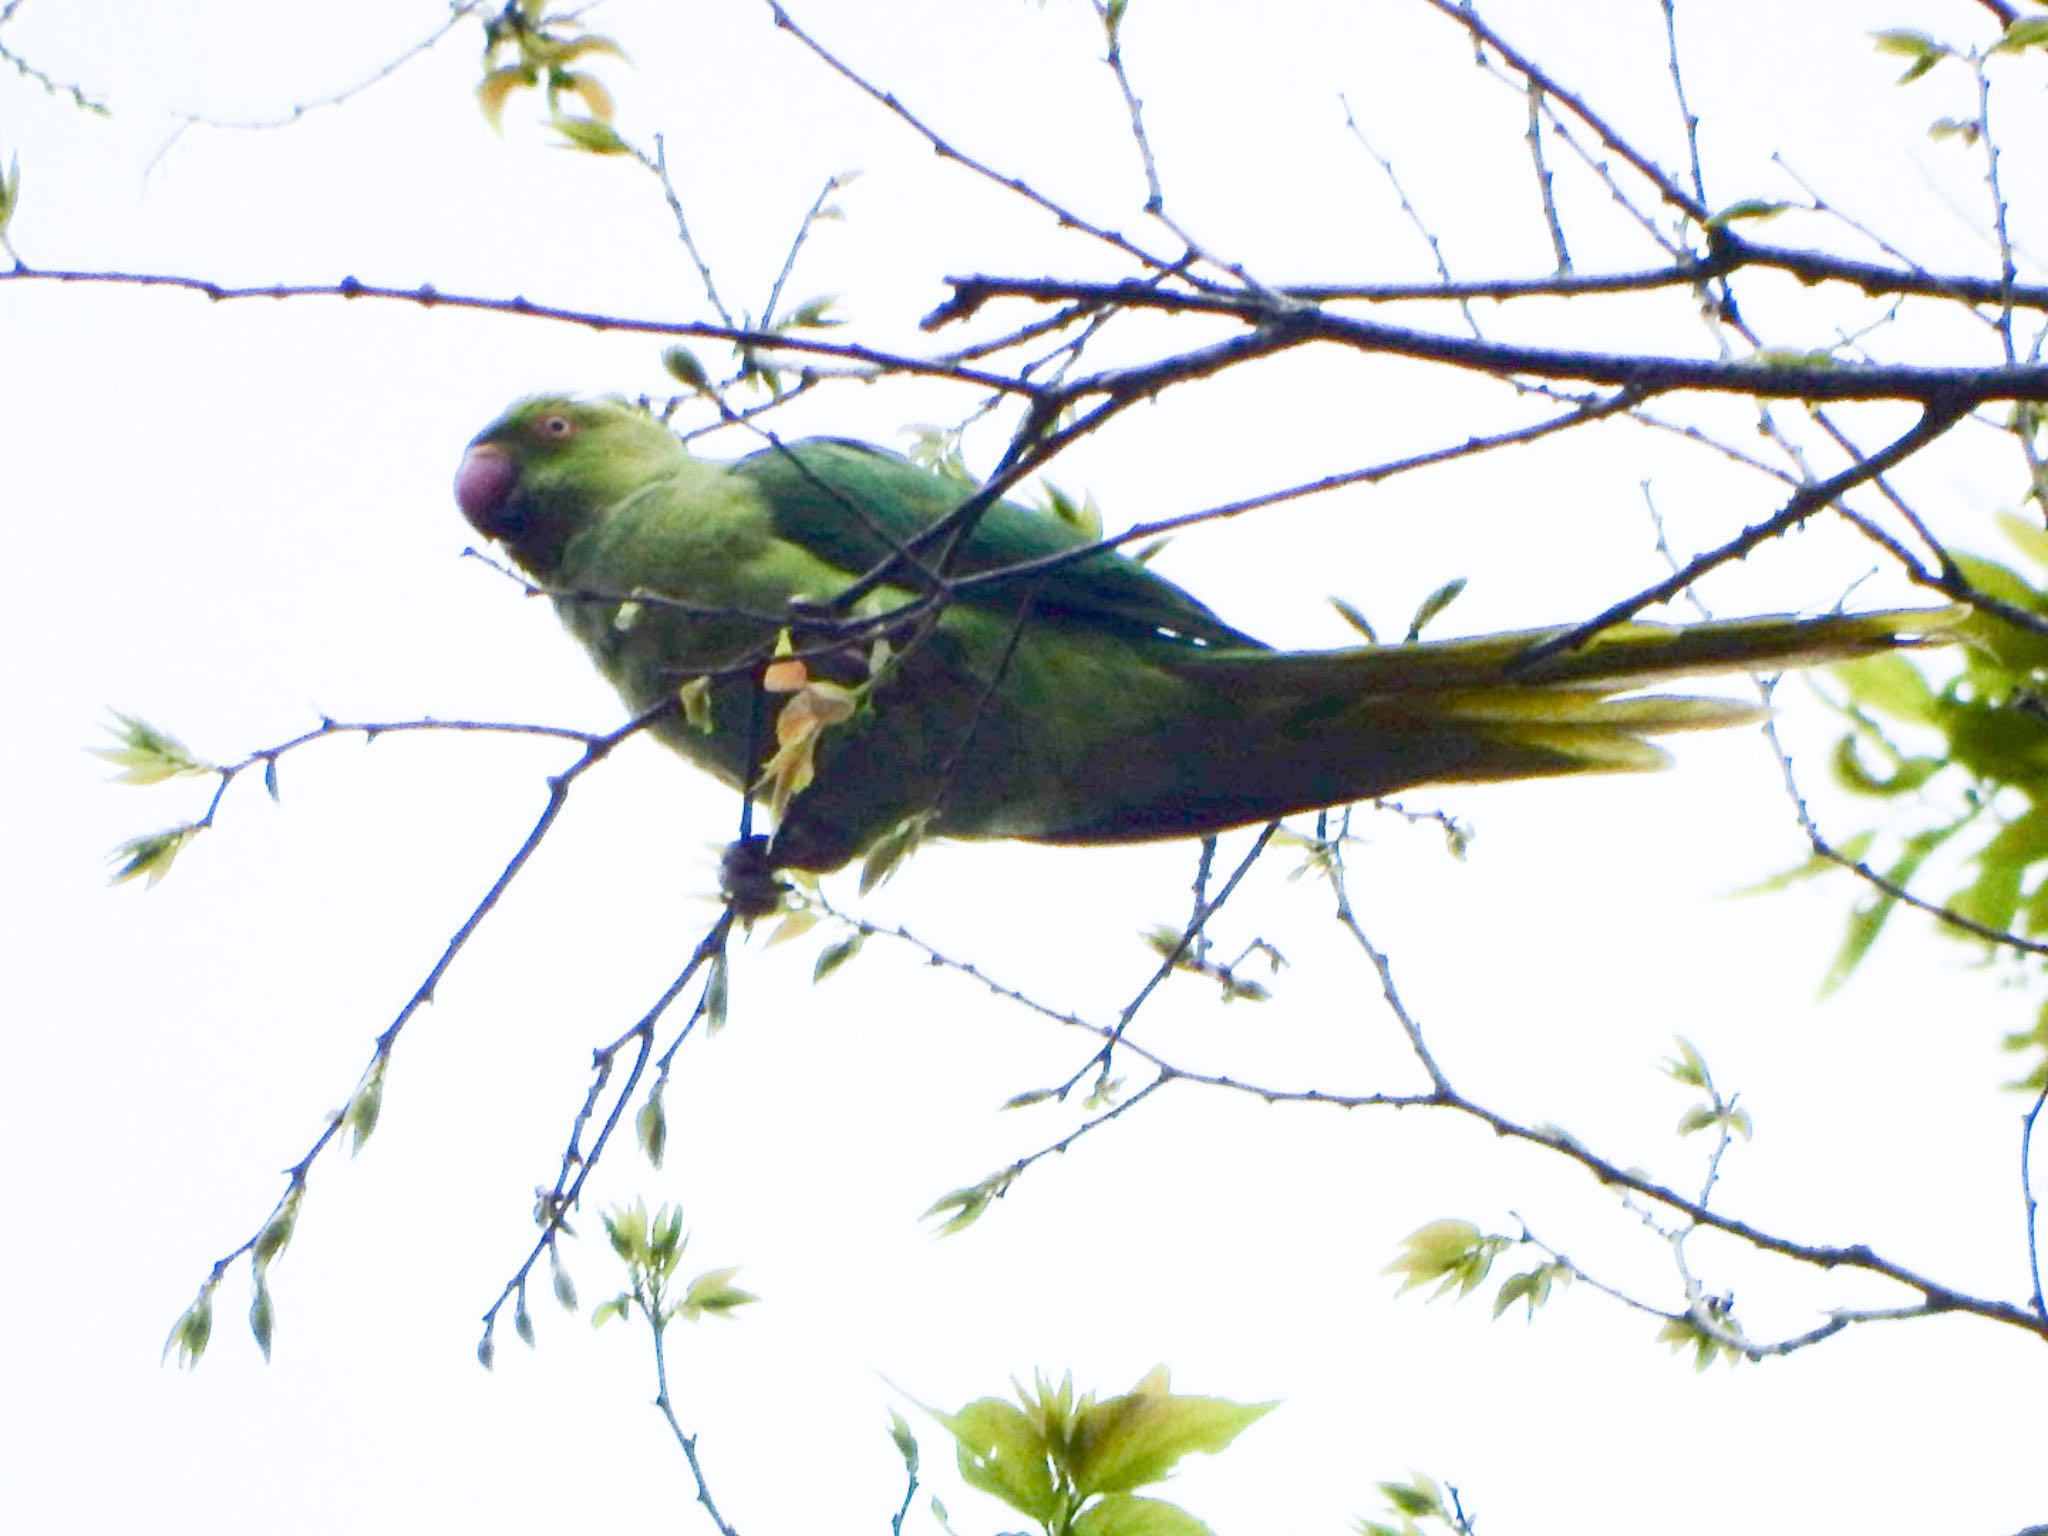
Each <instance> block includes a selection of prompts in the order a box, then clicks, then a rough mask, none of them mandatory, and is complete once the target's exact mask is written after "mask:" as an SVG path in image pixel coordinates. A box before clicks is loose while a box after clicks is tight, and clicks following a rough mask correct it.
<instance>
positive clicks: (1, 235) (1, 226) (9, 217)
mask: <svg viewBox="0 0 2048 1536" xmlns="http://www.w3.org/2000/svg"><path fill="white" fill-rule="evenodd" d="M20 206H21V157H20V156H19V155H10V156H9V157H8V160H7V174H6V175H4V176H0V240H5V239H6V238H7V226H8V225H9V224H10V223H11V222H13V219H14V210H15V209H17V208H19V207H20Z"/></svg>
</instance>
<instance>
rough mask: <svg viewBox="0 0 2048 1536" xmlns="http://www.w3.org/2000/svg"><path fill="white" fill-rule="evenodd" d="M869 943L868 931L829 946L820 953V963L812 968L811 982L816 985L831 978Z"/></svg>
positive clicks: (862, 931)
mask: <svg viewBox="0 0 2048 1536" xmlns="http://www.w3.org/2000/svg"><path fill="white" fill-rule="evenodd" d="M865 942H867V931H866V930H865V929H862V930H861V931H859V932H857V933H855V934H853V935H851V936H850V937H848V938H844V939H841V940H839V941H838V942H837V943H835V944H827V945H826V946H825V947H824V949H822V950H820V951H819V953H818V963H817V964H816V965H814V966H813V967H811V982H812V984H813V985H816V984H817V983H818V982H821V981H823V980H824V979H825V978H826V977H827V976H830V975H831V974H832V973H833V972H834V971H836V970H838V969H839V967H841V966H842V965H844V964H846V962H847V961H849V960H851V959H852V958H853V957H854V956H855V955H857V954H859V953H860V947H861V945H862V944H864V943H865Z"/></svg>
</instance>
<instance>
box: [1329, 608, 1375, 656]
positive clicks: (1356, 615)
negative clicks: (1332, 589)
mask: <svg viewBox="0 0 2048 1536" xmlns="http://www.w3.org/2000/svg"><path fill="white" fill-rule="evenodd" d="M1330 606H1331V607H1332V608H1334V609H1336V610H1337V614H1338V616H1339V617H1340V618H1342V619H1343V620H1344V622H1345V623H1346V624H1349V625H1350V626H1351V627H1352V628H1353V629H1355V630H1357V631H1358V632H1359V633H1360V634H1361V635H1363V636H1365V643H1366V644H1367V645H1378V644H1379V643H1380V637H1379V635H1378V634H1377V633H1375V632H1374V630H1373V627H1372V620H1370V619H1368V618H1367V617H1366V616H1365V615H1364V614H1363V613H1361V612H1360V611H1359V610H1358V609H1356V608H1354V607H1352V606H1351V604H1349V603H1347V602H1345V601H1344V599H1343V598H1341V597H1333V598H1331V599H1330Z"/></svg>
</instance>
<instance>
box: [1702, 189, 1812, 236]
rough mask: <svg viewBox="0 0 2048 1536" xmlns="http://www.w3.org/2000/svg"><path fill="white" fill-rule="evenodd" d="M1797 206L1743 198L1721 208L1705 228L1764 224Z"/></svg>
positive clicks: (1795, 204)
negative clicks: (1748, 223)
mask: <svg viewBox="0 0 2048 1536" xmlns="http://www.w3.org/2000/svg"><path fill="white" fill-rule="evenodd" d="M1798 206H1799V205H1798V204H1797V203H1781V202H1769V201H1765V200H1764V199H1762V198H1755V197H1750V198H1744V199H1743V200H1742V201H1741V202H1739V203H1730V204H1729V205H1728V206H1727V207H1726V208H1723V209H1722V210H1721V211H1720V212H1719V213H1717V214H1715V215H1714V216H1713V217H1712V218H1710V219H1708V220H1707V226H1706V227H1707V228H1708V229H1726V228H1727V227H1728V226H1729V225H1730V224H1737V223H1742V222H1744V221H1747V222H1750V223H1754V224H1765V223H1768V222H1770V221H1771V220H1772V219H1775V218H1776V217H1777V216H1778V215H1779V214H1781V213H1783V212H1785V210H1786V209H1788V208H1796V207H1798Z"/></svg>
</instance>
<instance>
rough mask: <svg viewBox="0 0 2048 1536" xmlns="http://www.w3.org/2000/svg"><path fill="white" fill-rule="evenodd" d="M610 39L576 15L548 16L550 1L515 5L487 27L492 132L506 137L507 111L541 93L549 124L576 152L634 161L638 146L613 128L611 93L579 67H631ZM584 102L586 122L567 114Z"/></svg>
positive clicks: (484, 95)
mask: <svg viewBox="0 0 2048 1536" xmlns="http://www.w3.org/2000/svg"><path fill="white" fill-rule="evenodd" d="M625 56H626V55H625V54H624V52H622V51H621V50H620V48H619V45H618V44H617V43H615V42H613V41H612V40H611V39H610V38H608V37H600V36H598V35H597V34H596V33H593V32H586V31H584V30H583V27H582V24H581V23H580V22H579V21H578V20H577V19H576V18H575V16H574V15H564V14H559V13H557V14H553V15H550V14H547V11H546V0H513V3H512V4H510V5H507V6H506V7H505V8H504V9H503V10H501V11H498V12H496V13H495V14H493V15H492V16H491V17H490V18H489V19H487V20H486V21H485V22H484V77H483V80H482V81H481V82H480V83H479V84H478V86H477V88H476V99H477V105H478V106H480V107H481V108H483V114H484V118H485V120H486V121H487V122H489V123H490V125H491V127H492V128H493V129H494V130H495V129H501V128H502V127H503V124H504V118H505V103H506V102H507V101H509V100H510V99H511V98H512V96H513V94H514V93H515V92H518V91H522V90H528V89H534V88H538V89H540V90H541V91H542V92H543V93H544V94H545V96H546V98H547V107H548V123H549V126H550V127H552V128H553V129H554V130H555V132H557V133H558V134H560V135H561V136H562V141H563V143H564V144H565V145H566V146H567V147H568V148H571V149H580V150H583V151H584V152H586V153H588V154H594V155H618V154H630V153H631V152H632V150H631V146H629V145H628V144H627V143H626V141H625V140H624V139H622V138H620V137H619V135H618V133H617V131H616V130H615V129H613V127H612V126H611V122H612V113H613V111H614V106H613V102H612V95H611V92H610V91H608V90H607V89H605V87H604V85H603V83H602V82H601V81H599V80H598V79H597V77H596V76H594V75H591V74H587V73H585V72H584V71H583V70H581V69H578V68H576V67H575V66H576V65H577V64H578V63H579V62H581V61H586V60H589V59H594V58H605V57H610V58H615V59H624V58H625ZM569 100H574V101H577V102H580V103H581V105H582V107H583V109H584V111H583V113H582V114H580V115H579V114H576V113H571V112H568V111H565V110H564V107H563V103H564V102H565V101H569Z"/></svg>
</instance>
